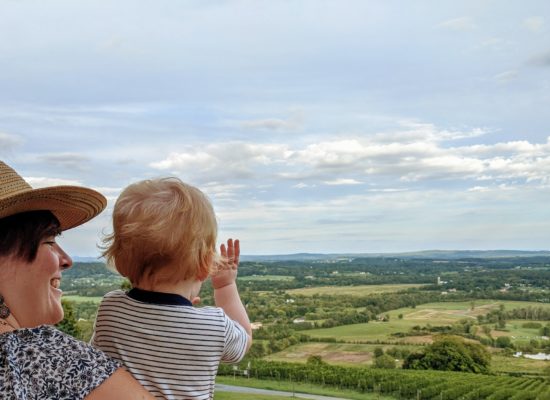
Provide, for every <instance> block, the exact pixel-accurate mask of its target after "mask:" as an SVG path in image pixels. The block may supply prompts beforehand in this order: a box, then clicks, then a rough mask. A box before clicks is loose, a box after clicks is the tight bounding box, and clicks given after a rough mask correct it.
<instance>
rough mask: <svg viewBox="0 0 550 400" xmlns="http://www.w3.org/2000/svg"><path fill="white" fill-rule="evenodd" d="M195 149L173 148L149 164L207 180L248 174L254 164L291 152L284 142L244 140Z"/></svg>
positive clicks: (262, 164)
mask: <svg viewBox="0 0 550 400" xmlns="http://www.w3.org/2000/svg"><path fill="white" fill-rule="evenodd" d="M196 147H200V148H202V150H201V151H199V152H197V151H195V150H194V148H188V149H186V150H184V151H183V152H174V153H171V154H169V155H168V157H166V158H165V159H164V160H160V161H155V162H152V163H151V164H150V166H151V167H152V168H155V169H159V170H170V171H175V172H178V173H183V174H188V176H194V177H195V178H200V179H201V180H206V181H207V182H210V181H216V180H223V179H227V178H230V177H231V178H233V179H240V178H251V177H252V176H254V175H255V174H256V173H257V169H258V168H262V167H267V166H271V165H273V164H281V163H284V162H285V160H286V159H288V158H289V157H290V156H291V155H292V151H290V150H289V148H288V146H287V145H285V144H252V143H244V142H227V143H216V144H209V145H204V146H199V145H197V146H196Z"/></svg>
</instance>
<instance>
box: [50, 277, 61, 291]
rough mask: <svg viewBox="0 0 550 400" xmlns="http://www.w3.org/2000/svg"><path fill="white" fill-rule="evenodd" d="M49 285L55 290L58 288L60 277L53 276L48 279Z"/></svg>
mask: <svg viewBox="0 0 550 400" xmlns="http://www.w3.org/2000/svg"><path fill="white" fill-rule="evenodd" d="M50 286H51V287H53V288H54V289H56V290H59V286H61V279H59V278H53V279H51V280H50Z"/></svg>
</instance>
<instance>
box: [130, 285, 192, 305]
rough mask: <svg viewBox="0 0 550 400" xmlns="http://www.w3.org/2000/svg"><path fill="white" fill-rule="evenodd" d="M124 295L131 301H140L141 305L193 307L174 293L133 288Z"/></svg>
mask: <svg viewBox="0 0 550 400" xmlns="http://www.w3.org/2000/svg"><path fill="white" fill-rule="evenodd" d="M126 294H127V295H128V296H129V297H131V298H132V299H134V300H137V301H141V302H142V303H150V304H163V305H169V306H193V304H192V303H191V302H190V301H189V300H187V299H186V298H185V297H183V296H180V295H179V294H174V293H162V292H152V291H150V290H143V289H139V288H133V289H131V290H130V291H129V292H127V293H126Z"/></svg>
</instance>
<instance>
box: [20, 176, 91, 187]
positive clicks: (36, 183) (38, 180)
mask: <svg viewBox="0 0 550 400" xmlns="http://www.w3.org/2000/svg"><path fill="white" fill-rule="evenodd" d="M24 179H25V180H26V181H27V182H28V183H29V185H31V186H32V187H33V188H35V189H37V188H43V187H49V186H65V185H68V186H83V184H82V182H80V181H77V180H72V179H58V178H47V177H39V176H29V177H25V178H24Z"/></svg>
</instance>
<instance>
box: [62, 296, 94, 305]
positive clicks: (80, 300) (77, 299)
mask: <svg viewBox="0 0 550 400" xmlns="http://www.w3.org/2000/svg"><path fill="white" fill-rule="evenodd" d="M102 298H103V297H101V296H94V297H88V296H77V295H69V296H63V299H64V300H69V301H74V302H75V303H83V302H86V301H91V302H93V303H96V304H99V303H100V302H101V299H102Z"/></svg>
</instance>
